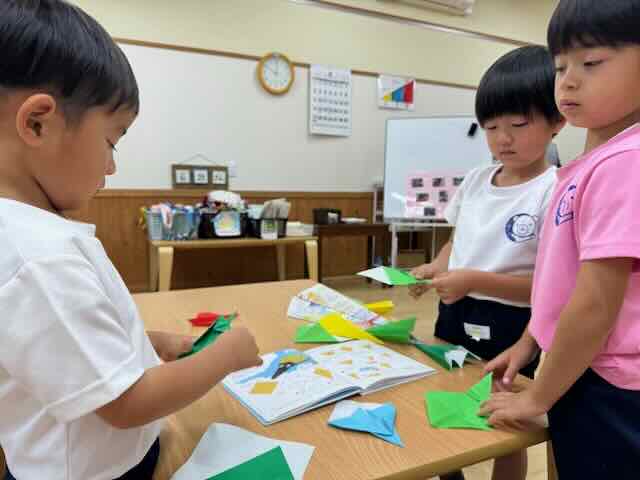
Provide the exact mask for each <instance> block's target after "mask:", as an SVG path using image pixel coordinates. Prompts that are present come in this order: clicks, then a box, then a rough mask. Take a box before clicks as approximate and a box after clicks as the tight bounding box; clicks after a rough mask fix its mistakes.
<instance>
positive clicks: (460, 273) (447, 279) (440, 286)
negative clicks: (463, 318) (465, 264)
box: [431, 270, 471, 305]
mask: <svg viewBox="0 0 640 480" xmlns="http://www.w3.org/2000/svg"><path fill="white" fill-rule="evenodd" d="M470 276H471V271H470V270H450V271H448V272H444V273H440V274H438V275H436V277H435V278H434V279H433V282H432V283H431V287H432V288H435V289H436V292H437V293H438V296H439V297H440V299H441V300H442V303H446V304H447V305H448V304H451V303H455V302H457V301H458V300H460V299H462V298H464V297H465V296H466V295H467V294H468V293H469V291H470V290H471V279H470Z"/></svg>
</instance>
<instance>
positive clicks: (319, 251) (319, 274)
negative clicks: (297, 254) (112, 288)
mask: <svg viewBox="0 0 640 480" xmlns="http://www.w3.org/2000/svg"><path fill="white" fill-rule="evenodd" d="M322 245H323V241H322V236H321V235H318V283H322V276H323V273H322Z"/></svg>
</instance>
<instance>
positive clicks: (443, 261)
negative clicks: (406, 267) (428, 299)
mask: <svg viewBox="0 0 640 480" xmlns="http://www.w3.org/2000/svg"><path fill="white" fill-rule="evenodd" d="M453 235H454V232H451V236H450V237H449V241H448V242H447V243H445V244H444V245H443V246H442V248H441V249H440V252H438V255H437V256H436V258H435V259H434V260H433V261H432V262H431V263H425V264H423V265H420V266H419V267H416V268H414V269H413V270H411V275H413V276H414V277H415V278H417V279H419V280H425V279H428V280H430V279H432V278H434V277H435V276H436V275H438V274H440V273H443V272H446V271H447V270H448V269H449V257H450V256H451V249H452V248H453ZM430 288H431V285H429V284H426V283H421V284H418V285H412V286H410V287H409V295H411V296H412V297H413V298H415V299H418V298H420V296H421V295H422V294H424V293H425V292H427V291H428V290H429V289H430Z"/></svg>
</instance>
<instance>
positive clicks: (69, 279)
mask: <svg viewBox="0 0 640 480" xmlns="http://www.w3.org/2000/svg"><path fill="white" fill-rule="evenodd" d="M138 108H139V97H138V87H137V83H136V79H135V77H134V75H133V72H132V70H131V67H130V65H129V63H128V61H127V59H126V58H125V56H124V54H123V53H122V51H121V50H120V49H119V48H118V47H117V46H116V44H115V43H114V42H113V40H112V39H111V37H110V36H109V35H108V34H107V33H106V32H105V31H104V30H103V29H102V28H101V27H100V26H99V25H98V24H97V23H96V22H95V20H93V19H92V18H91V17H89V16H88V15H87V14H86V13H84V12H83V11H81V10H80V9H78V8H77V7H74V6H71V5H69V4H67V3H66V2H63V1H62V0H40V1H24V0H8V1H4V2H2V3H1V4H0V252H1V253H0V444H1V445H2V447H3V449H4V451H5V454H6V460H7V465H8V468H9V470H10V472H11V473H8V476H7V478H8V479H14V478H18V479H19V480H28V479H33V478H46V479H56V480H62V479H65V480H113V479H116V478H121V479H140V480H142V479H151V477H152V475H153V470H154V468H155V463H156V461H157V457H158V452H159V443H158V434H159V432H160V429H161V424H160V422H159V420H160V419H161V418H162V417H164V416H166V415H169V414H171V413H173V412H176V411H177V410H180V409H182V408H184V407H186V406H187V405H189V404H190V403H191V402H193V401H195V400H197V399H198V398H200V397H201V396H203V395H204V394H205V393H207V392H208V391H209V390H210V389H211V388H212V387H213V386H214V385H216V384H217V383H218V382H219V381H220V380H221V379H222V378H224V377H225V376H226V375H227V374H228V373H230V372H232V371H235V370H239V369H242V368H246V367H250V366H253V365H258V364H260V362H261V361H260V358H259V357H258V349H257V347H256V344H255V342H254V339H253V337H252V336H251V334H250V333H249V332H248V331H247V330H246V329H243V328H236V329H232V330H231V331H230V332H228V333H225V334H224V335H222V336H221V337H220V338H219V340H218V341H217V342H216V343H215V344H214V345H212V346H210V347H209V348H206V349H204V350H203V351H201V352H199V353H198V354H195V355H192V356H190V357H187V358H185V359H181V360H177V361H176V359H177V357H178V355H179V354H180V353H182V352H184V351H185V350H188V349H189V348H190V347H191V340H190V339H185V338H184V337H179V336H172V335H169V334H164V333H161V332H149V334H148V335H147V334H146V333H145V331H144V326H143V323H142V321H141V319H140V317H139V315H138V312H137V310H136V306H135V304H134V302H133V300H132V298H131V295H130V294H129V292H128V290H127V288H126V287H125V285H124V283H123V282H122V279H121V278H120V276H119V275H118V272H117V271H116V269H115V268H114V266H113V265H112V263H111V262H110V261H109V259H108V257H107V255H106V253H105V251H104V249H103V247H102V245H101V243H100V241H99V240H97V239H96V238H95V235H94V227H93V226H91V225H85V224H80V223H76V222H72V221H69V220H67V219H65V218H64V216H63V215H62V214H61V212H63V211H67V210H76V209H79V208H81V207H84V206H86V204H87V202H88V201H89V199H90V198H91V197H92V196H93V194H94V193H95V192H96V191H97V190H98V189H100V188H102V187H103V186H104V181H105V176H106V175H111V174H113V173H114V172H115V163H114V160H113V151H114V150H115V145H116V144H117V143H118V140H119V139H120V138H121V137H122V136H123V135H124V134H125V133H126V131H127V129H128V128H129V127H130V125H131V124H132V123H133V121H134V119H135V118H136V115H137V112H138ZM158 356H160V357H162V359H163V360H165V361H166V362H167V363H161V362H160V360H159V358H158Z"/></svg>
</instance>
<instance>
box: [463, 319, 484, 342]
mask: <svg viewBox="0 0 640 480" xmlns="http://www.w3.org/2000/svg"><path fill="white" fill-rule="evenodd" d="M464 331H465V333H466V334H467V335H469V336H470V337H471V338H473V339H474V340H476V341H480V340H491V329H490V328H489V327H487V326H485V325H474V324H473V323H465V324H464Z"/></svg>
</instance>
